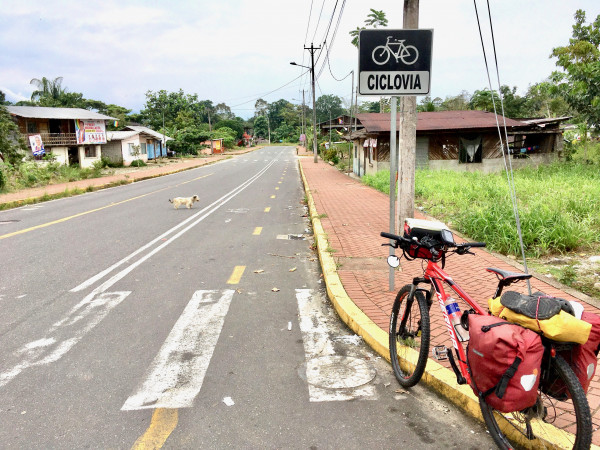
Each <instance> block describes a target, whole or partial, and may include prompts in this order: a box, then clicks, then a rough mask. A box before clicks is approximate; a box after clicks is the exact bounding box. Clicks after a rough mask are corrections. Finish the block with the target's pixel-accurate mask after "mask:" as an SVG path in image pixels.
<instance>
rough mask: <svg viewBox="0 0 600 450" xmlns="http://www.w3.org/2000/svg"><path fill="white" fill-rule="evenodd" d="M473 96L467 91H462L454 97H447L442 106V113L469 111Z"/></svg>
mask: <svg viewBox="0 0 600 450" xmlns="http://www.w3.org/2000/svg"><path fill="white" fill-rule="evenodd" d="M470 100H471V94H469V92H467V91H462V92H461V93H460V94H458V95H455V96H454V97H446V98H445V99H444V100H443V101H442V103H441V104H440V110H441V111H465V110H467V109H469V101H470Z"/></svg>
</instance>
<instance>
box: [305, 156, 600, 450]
mask: <svg viewBox="0 0 600 450" xmlns="http://www.w3.org/2000/svg"><path fill="white" fill-rule="evenodd" d="M298 166H299V168H300V174H301V176H302V182H303V183H304V192H305V193H306V197H307V200H308V208H309V214H310V218H311V222H312V226H313V233H314V237H315V242H316V245H317V250H318V255H319V261H320V262H321V268H322V271H323V278H324V280H325V285H326V287H327V295H328V296H329V299H330V300H331V303H332V304H333V306H334V308H335V310H336V311H337V313H338V315H339V316H340V318H341V319H342V320H343V321H344V322H345V323H346V325H348V327H350V329H351V330H352V331H354V332H355V333H356V334H357V335H359V336H361V337H362V338H363V339H364V341H365V342H366V343H367V344H368V345H369V346H370V347H371V348H372V349H373V350H374V351H376V352H377V353H378V354H379V355H381V356H382V357H384V358H385V359H386V360H387V361H388V362H389V361H390V351H389V344H388V337H389V335H388V332H387V331H384V330H382V329H381V328H379V326H377V325H376V324H375V323H374V322H373V321H372V320H371V319H370V318H369V317H368V316H367V315H366V314H365V313H364V312H362V310H361V309H360V308H358V307H357V306H356V305H355V304H354V302H353V301H352V299H350V297H349V296H348V294H347V293H346V291H345V289H344V286H343V285H342V282H341V280H340V277H339V275H338V273H337V266H336V263H335V260H334V258H333V256H332V255H331V252H330V251H328V250H329V241H328V239H327V234H326V233H325V231H324V230H323V226H322V224H321V220H320V219H319V216H318V212H317V208H316V206H315V203H314V199H313V197H312V194H311V191H310V186H309V185H308V182H307V181H306V176H305V175H304V170H303V169H302V164H301V163H300V161H298ZM412 352H414V354H415V355H414V356H415V359H416V352H415V351H414V350H413V351H412ZM409 358H410V357H409ZM401 363H407V362H406V361H404V362H401ZM422 381H424V382H425V383H426V384H428V385H429V386H431V387H432V388H433V389H435V390H436V391H437V392H439V393H440V394H442V395H443V396H444V397H446V398H447V399H448V400H450V401H451V402H452V403H454V404H455V405H456V406H458V407H460V408H461V409H463V411H465V412H466V413H467V414H469V415H470V416H471V417H474V418H476V419H477V420H479V421H480V422H483V417H482V415H481V409H480V407H479V400H478V399H477V397H476V396H475V394H474V393H473V391H472V389H471V388H470V387H469V386H468V385H462V386H461V385H458V384H457V383H456V375H455V374H454V372H453V371H451V370H450V369H447V368H446V367H444V366H442V365H441V364H439V363H438V362H437V361H435V360H433V359H431V358H429V359H428V360H427V367H426V369H425V373H424V375H423V378H422ZM542 427H543V428H544V435H545V436H547V437H548V439H547V440H546V439H544V440H543V442H540V440H538V439H536V440H534V441H530V440H528V439H527V438H526V437H525V436H523V435H522V434H521V433H519V432H518V431H516V430H511V429H506V430H503V431H504V433H505V434H506V435H507V436H508V437H509V438H510V439H512V440H513V441H514V442H516V443H519V444H520V445H522V446H523V447H525V448H531V449H537V448H540V446H541V445H544V446H551V448H569V446H565V442H564V441H565V439H564V436H562V435H561V434H559V430H557V429H556V428H555V427H554V426H553V425H550V424H543V425H542ZM592 448H594V449H597V448H599V447H598V446H595V445H592Z"/></svg>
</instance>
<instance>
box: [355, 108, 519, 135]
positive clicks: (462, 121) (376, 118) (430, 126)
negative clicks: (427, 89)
mask: <svg viewBox="0 0 600 450" xmlns="http://www.w3.org/2000/svg"><path fill="white" fill-rule="evenodd" d="M356 117H357V118H358V120H360V122H361V123H362V124H363V125H364V127H365V130H366V131H367V132H371V133H373V132H382V131H383V132H385V131H388V132H389V131H390V114H389V113H360V114H357V115H356ZM400 118H401V117H400V114H398V126H400ZM505 120H506V126H507V127H508V128H513V127H522V126H524V124H523V122H520V121H518V120H514V119H509V118H504V117H503V116H500V115H499V116H498V121H499V123H500V125H501V126H503V125H504V121H505ZM484 128H496V116H495V115H494V113H490V112H487V111H435V112H420V113H417V131H435V130H468V129H484Z"/></svg>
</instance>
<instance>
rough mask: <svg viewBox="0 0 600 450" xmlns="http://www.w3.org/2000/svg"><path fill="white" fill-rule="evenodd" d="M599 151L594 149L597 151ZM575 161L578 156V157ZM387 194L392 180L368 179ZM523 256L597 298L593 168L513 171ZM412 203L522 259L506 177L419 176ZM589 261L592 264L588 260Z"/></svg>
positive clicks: (598, 178) (574, 165)
mask: <svg viewBox="0 0 600 450" xmlns="http://www.w3.org/2000/svg"><path fill="white" fill-rule="evenodd" d="M596 149H600V144H595V145H594V146H593V147H592V150H593V151H595V150H596ZM576 154H577V153H575V154H574V155H573V156H575V155H576ZM363 181H364V183H365V184H367V185H369V186H373V187H374V188H376V189H378V190H380V191H382V192H385V193H388V194H389V184H390V173H389V171H380V172H378V173H377V174H376V175H367V176H365V177H364V178H363ZM514 182H515V188H516V194H517V203H518V209H519V217H520V222H521V230H522V235H523V244H524V247H525V253H526V256H527V258H528V260H529V259H531V265H532V267H534V268H535V270H537V271H538V272H542V273H545V274H548V275H550V276H552V277H553V278H555V279H557V280H558V281H560V282H561V283H563V284H566V285H569V286H573V287H575V288H577V289H579V290H581V291H583V292H585V293H587V294H589V295H595V296H600V283H598V275H597V272H600V265H599V263H600V261H598V262H594V261H595V260H596V259H595V258H594V255H598V254H600V170H599V166H598V165H596V164H589V163H587V164H581V163H578V162H573V161H570V162H557V163H555V164H552V165H547V166H540V167H538V168H524V169H519V170H515V171H514ZM415 202H416V205H417V207H418V208H419V209H420V210H421V211H423V213H425V214H427V215H429V216H432V217H434V218H435V219H437V220H439V221H441V222H444V223H446V224H447V225H448V226H449V227H450V228H452V229H453V230H456V231H457V232H459V233H461V234H463V235H465V236H466V237H467V239H470V240H473V241H484V242H486V243H487V248H488V249H490V250H492V251H495V252H498V253H501V254H504V255H506V256H508V257H511V258H513V259H517V260H520V259H521V250H520V244H519V238H518V235H517V227H516V220H515V216H514V214H513V208H512V201H511V198H510V194H509V190H508V181H507V176H506V173H504V172H502V173H494V174H483V173H480V172H454V171H431V170H419V171H417V173H416V179H415ZM590 258H592V259H590Z"/></svg>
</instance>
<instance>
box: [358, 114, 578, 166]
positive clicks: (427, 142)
mask: <svg viewBox="0 0 600 450" xmlns="http://www.w3.org/2000/svg"><path fill="white" fill-rule="evenodd" d="M568 119H569V118H568V117H559V118H551V119H529V120H524V119H509V118H507V117H503V116H500V115H499V116H496V115H495V114H494V113H490V112H486V111H435V112H419V113H417V145H416V167H417V168H426V167H428V168H431V169H450V170H460V171H475V170H477V171H484V172H493V171H498V170H501V169H503V168H504V159H503V154H502V151H503V150H502V146H501V143H500V138H499V132H498V126H500V129H501V133H502V136H503V141H504V142H505V144H506V136H507V137H508V147H509V151H510V156H511V158H512V165H513V167H519V166H523V165H538V164H542V163H547V162H551V161H553V160H555V159H557V157H558V156H559V155H560V154H561V152H562V150H563V138H562V131H561V129H560V124H561V123H562V122H563V121H565V120H568ZM357 120H358V123H359V126H358V128H357V131H353V132H352V133H351V136H350V137H349V139H350V140H351V141H352V143H353V151H354V166H353V171H354V173H356V174H357V175H359V176H362V175H364V174H369V173H375V172H377V171H379V170H382V169H388V170H389V167H390V126H391V123H390V114H389V113H387V114H386V113H361V114H357ZM401 120H402V117H401V115H400V114H399V115H398V123H397V129H400V121H401ZM505 125H506V136H505V132H504V126H505ZM361 127H362V128H361ZM353 130H354V127H353ZM504 151H505V152H506V151H507V149H506V148H505V149H504Z"/></svg>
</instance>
